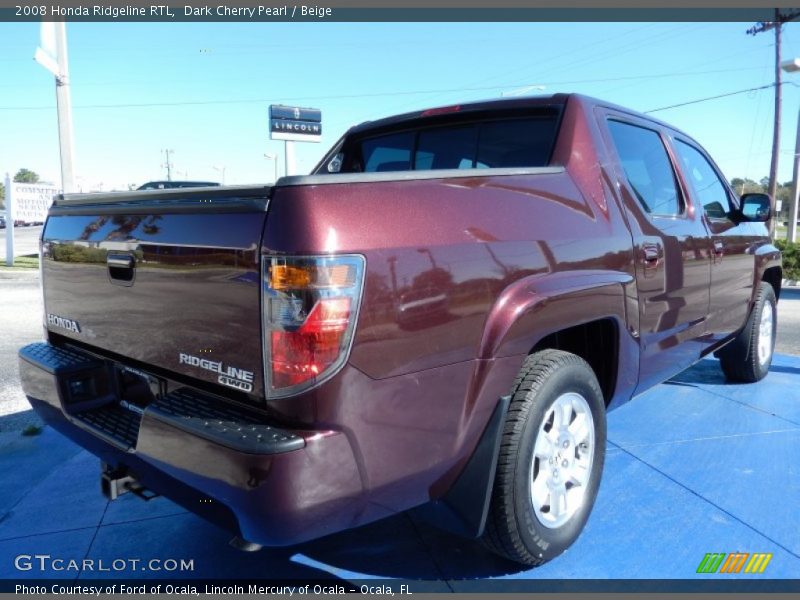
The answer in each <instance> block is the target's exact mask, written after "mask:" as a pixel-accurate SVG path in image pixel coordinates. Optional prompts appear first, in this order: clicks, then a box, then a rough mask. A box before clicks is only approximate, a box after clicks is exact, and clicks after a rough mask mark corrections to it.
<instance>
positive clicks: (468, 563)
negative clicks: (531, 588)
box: [270, 514, 528, 582]
mask: <svg viewBox="0 0 800 600" xmlns="http://www.w3.org/2000/svg"><path fill="white" fill-rule="evenodd" d="M295 550H296V552H297V553H298V554H297V555H295V556H294V557H292V560H293V561H298V560H301V561H306V563H307V564H309V565H311V564H313V565H315V566H317V567H318V568H321V569H323V570H325V571H326V572H339V573H341V571H342V570H344V571H346V572H347V577H350V578H356V579H361V578H364V577H378V578H397V579H401V580H412V581H428V582H431V581H435V580H443V579H483V578H487V577H499V576H503V575H510V574H514V573H519V572H521V571H525V570H527V569H528V567H525V566H523V565H519V564H517V563H514V562H511V561H508V560H505V559H503V558H501V557H499V556H497V555H495V554H493V553H491V552H489V551H488V550H486V549H485V548H484V547H483V546H482V545H481V544H480V543H479V542H477V541H475V540H468V539H464V538H461V537H458V536H455V535H452V534H450V533H447V532H445V531H442V530H440V529H437V528H435V527H433V526H431V525H427V524H425V523H423V522H421V521H419V520H418V519H417V518H415V517H413V516H411V515H410V514H401V515H398V516H395V517H390V518H388V519H384V520H382V521H378V522H376V523H372V524H370V525H366V526H364V527H360V528H358V529H354V530H350V531H346V532H342V533H338V534H334V535H331V536H328V537H326V538H322V539H320V540H315V541H314V542H309V543H307V544H303V545H301V546H298V547H296V548H295ZM270 553H271V552H270ZM342 575H344V574H342Z"/></svg>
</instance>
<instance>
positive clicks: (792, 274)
mask: <svg viewBox="0 0 800 600" xmlns="http://www.w3.org/2000/svg"><path fill="white" fill-rule="evenodd" d="M775 245H776V246H777V247H778V248H780V251H781V252H783V276H784V277H785V278H786V279H793V280H794V281H798V280H800V243H797V242H787V241H786V240H775Z"/></svg>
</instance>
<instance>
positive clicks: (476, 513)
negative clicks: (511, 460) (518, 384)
mask: <svg viewBox="0 0 800 600" xmlns="http://www.w3.org/2000/svg"><path fill="white" fill-rule="evenodd" d="M510 403H511V396H503V397H502V398H500V400H499V401H498V402H497V406H496V407H495V409H494V412H493V413H492V417H491V419H489V423H488V424H487V425H486V429H484V431H483V435H481V439H480V441H479V442H478V445H477V446H476V447H475V451H474V452H473V453H472V456H471V457H470V459H469V461H468V462H467V464H466V466H465V467H464V470H463V471H462V472H461V474H460V475H459V476H458V479H456V481H455V483H454V484H453V486H452V487H451V488H450V490H449V491H448V492H447V493H446V494H445V495H444V496H442V497H441V498H439V499H438V500H433V501H431V502H429V503H428V504H425V505H423V506H420V507H419V508H417V509H416V510H415V511H414V514H415V515H417V516H419V517H420V518H421V519H422V520H424V521H426V522H428V523H430V524H432V525H434V526H436V527H438V528H440V529H444V530H445V531H449V532H450V533H455V534H456V535H460V536H463V537H467V538H478V537H480V536H481V535H482V534H483V530H484V528H485V527H486V518H487V516H488V514H489V504H490V502H491V500H492V487H493V486H494V475H495V472H496V470H497V457H498V455H499V454H500V441H501V439H502V437H503V424H504V423H505V419H506V413H507V412H508V406H509V404H510Z"/></svg>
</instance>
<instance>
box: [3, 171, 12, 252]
mask: <svg viewBox="0 0 800 600" xmlns="http://www.w3.org/2000/svg"><path fill="white" fill-rule="evenodd" d="M5 185H6V266H7V267H11V266H14V207H13V203H12V202H13V201H12V199H11V197H12V196H11V178H10V177H9V176H8V173H6V181H5Z"/></svg>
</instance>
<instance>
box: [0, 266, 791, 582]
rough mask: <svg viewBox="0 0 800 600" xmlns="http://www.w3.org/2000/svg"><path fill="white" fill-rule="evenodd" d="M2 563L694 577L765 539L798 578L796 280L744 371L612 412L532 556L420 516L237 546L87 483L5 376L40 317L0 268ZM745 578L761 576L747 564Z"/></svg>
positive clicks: (210, 530)
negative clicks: (584, 496)
mask: <svg viewBox="0 0 800 600" xmlns="http://www.w3.org/2000/svg"><path fill="white" fill-rule="evenodd" d="M0 295H2V297H3V299H4V301H5V302H4V303H5V305H6V306H14V307H16V308H15V310H14V311H8V310H4V311H2V312H0V327H2V331H4V332H8V333H7V334H6V335H4V336H3V337H2V339H1V340H0V381H2V386H0V409H2V411H3V412H4V413H5V415H4V416H0V473H2V474H3V475H2V477H0V578H5V579H10V578H31V579H33V578H43V577H59V578H67V579H78V578H80V579H90V578H97V577H122V576H127V577H130V578H141V577H172V578H184V577H192V578H221V579H225V578H246V579H255V578H265V579H299V580H303V579H305V580H309V579H322V578H326V579H327V578H329V579H331V580H332V581H337V580H341V581H352V580H362V579H372V578H398V579H403V580H413V581H417V580H420V581H424V583H419V584H417V585H418V587H414V586H413V585H412V588H411V589H412V591H422V589H424V590H440V591H475V590H480V589H487V590H488V589H489V588H488V586H489V585H490V584H489V583H487V581H489V580H491V579H495V578H501V579H504V580H507V584H508V585H509V586H510V587H508V589H509V590H511V589H517V590H519V591H531V590H533V589H536V588H535V586H536V581H538V580H542V579H605V578H637V579H662V578H663V579H692V578H695V577H703V578H720V577H727V578H733V577H736V576H727V575H726V576H722V575H697V574H696V570H697V567H698V565H699V563H700V561H701V560H702V559H703V557H704V555H705V554H706V553H708V552H726V553H729V552H737V551H741V552H751V553H754V552H764V553H772V554H773V558H772V560H771V561H770V563H769V565H768V568H767V569H766V571H765V573H764V574H763V575H761V576H760V577H765V578H775V579H781V578H783V579H798V578H800V535H799V534H800V511H798V510H797V506H798V505H797V498H798V497H800V469H798V467H797V462H796V458H797V456H800V386H798V385H797V382H798V381H800V379H798V375H800V356H796V355H795V356H792V355H790V354H788V353H794V354H800V344H799V343H798V339H797V338H798V333H799V332H800V289H787V290H785V291H784V295H783V297H782V301H781V303H780V310H779V331H780V334H779V338H778V349H779V351H780V352H783V353H785V354H778V355H776V357H775V360H774V362H773V365H772V369H771V371H770V374H769V375H768V377H767V378H766V379H765V380H764V381H762V382H760V383H758V384H755V385H735V384H728V383H727V382H725V380H724V379H723V377H722V374H721V372H720V370H719V368H718V364H717V362H716V361H715V360H712V359H709V360H704V361H702V362H701V363H700V364H698V365H696V366H695V367H693V368H692V369H690V370H689V371H686V372H685V373H682V374H681V375H679V376H677V377H675V378H674V379H673V380H671V381H670V382H667V383H665V384H662V385H660V386H658V387H656V388H654V389H653V390H651V391H649V392H647V393H646V394H644V395H642V396H640V397H638V398H636V399H634V400H633V401H632V402H630V403H628V404H627V405H625V406H623V407H621V408H620V409H618V410H616V411H614V412H612V413H611V414H610V415H609V431H608V439H609V443H608V449H607V459H606V467H605V473H604V478H603V482H602V485H601V489H600V493H599V496H598V501H597V505H596V507H595V510H594V512H593V513H592V516H591V518H590V520H589V523H588V525H587V528H586V530H585V531H584V533H583V534H582V535H581V537H580V538H579V540H578V542H577V543H576V544H575V545H574V546H573V547H572V548H570V549H569V550H568V551H567V552H566V553H565V554H564V555H563V556H561V557H559V558H558V559H556V560H555V561H553V562H551V563H548V564H547V565H544V566H543V567H540V568H537V569H525V568H521V567H519V566H518V565H514V564H512V563H509V562H507V561H504V560H502V559H499V558H497V557H495V556H494V555H493V554H490V553H489V552H487V551H485V550H484V549H482V547H481V546H480V545H478V544H476V543H474V542H471V541H467V540H462V539H460V538H457V537H454V536H451V535H449V534H447V533H444V532H441V531H439V530H437V529H435V528H433V527H431V526H428V525H426V524H424V523H422V522H420V521H419V520H417V519H416V518H415V517H414V516H412V515H408V514H405V515H398V516H396V517H393V518H390V519H387V520H384V521H381V522H378V523H375V524H372V525H369V526H366V527H362V528H360V529H357V530H353V531H349V532H344V533H340V534H336V535H332V536H329V537H327V538H324V539H321V540H317V541H314V542H311V543H307V544H304V545H302V546H298V547H292V548H283V549H267V550H262V551H261V552H257V553H241V552H238V551H236V550H234V549H232V548H230V547H229V546H228V545H227V541H228V539H229V536H228V535H227V534H226V533H225V532H223V531H221V530H219V529H217V528H216V527H214V526H212V525H209V524H207V523H205V522H204V521H202V520H200V519H199V518H197V517H195V516H193V515H192V514H190V513H187V512H186V511H185V510H183V509H182V508H180V507H178V506H176V505H174V504H172V503H171V502H169V501H167V500H165V499H163V498H156V499H154V500H152V501H150V502H144V501H142V500H140V499H138V498H136V497H133V496H131V495H130V494H129V495H127V496H123V497H122V498H120V499H119V500H116V501H114V502H111V503H109V502H107V501H106V500H105V499H104V498H103V497H102V496H101V494H100V492H99V481H98V479H99V465H98V461H97V459H95V458H94V457H93V456H91V455H89V454H88V453H87V452H85V451H83V450H81V449H80V448H79V447H77V446H75V445H74V444H72V443H71V442H69V441H68V440H66V439H65V438H63V437H61V436H60V435H59V434H57V433H56V432H55V431H53V430H51V429H49V428H45V429H44V430H43V431H42V432H41V434H40V435H37V436H32V437H26V436H22V435H21V434H20V428H21V427H22V426H23V424H25V423H28V422H30V421H33V420H35V417H34V416H33V415H32V413H30V411H28V410H26V408H27V407H26V403H25V400H24V398H23V397H21V393H20V392H19V388H18V381H17V378H16V350H17V348H18V347H19V346H21V345H23V344H25V343H27V342H29V341H33V340H35V339H37V338H38V337H39V336H40V332H41V317H40V313H39V311H40V306H39V304H38V299H37V295H38V281H37V280H36V278H35V277H30V278H29V280H26V281H18V280H8V279H0ZM36 553H45V554H49V555H51V556H53V557H61V558H65V559H70V558H74V559H77V560H82V559H84V558H90V559H94V560H95V561H96V560H98V559H103V560H104V561H106V562H107V563H111V561H112V560H115V559H141V560H142V561H148V560H150V559H161V560H162V561H163V560H164V559H177V560H180V559H185V560H192V561H193V566H194V570H193V571H189V572H177V573H176V572H165V571H163V570H162V571H149V570H142V566H141V565H142V563H137V564H136V566H133V565H129V566H127V567H126V569H125V570H124V571H122V572H118V571H114V572H110V573H109V572H105V573H104V572H83V573H74V572H72V573H65V572H61V571H54V570H45V571H44V572H40V571H39V570H38V569H32V570H30V571H19V570H17V569H16V568H15V565H14V559H15V557H16V556H18V555H20V554H36ZM748 577H750V578H751V579H752V578H754V577H759V576H752V575H749V576H748Z"/></svg>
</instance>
